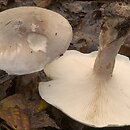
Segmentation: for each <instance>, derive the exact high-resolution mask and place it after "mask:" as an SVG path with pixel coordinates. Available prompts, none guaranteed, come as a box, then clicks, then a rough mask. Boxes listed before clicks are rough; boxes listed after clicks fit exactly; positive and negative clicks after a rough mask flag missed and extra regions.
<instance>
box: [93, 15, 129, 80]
mask: <svg viewBox="0 0 130 130" xmlns="http://www.w3.org/2000/svg"><path fill="white" fill-rule="evenodd" d="M129 22H130V21H129V20H128V19H127V20H123V18H119V17H116V18H107V20H106V21H105V23H103V25H102V30H101V33H100V37H99V51H98V55H97V58H96V60H95V64H94V72H95V73H96V74H97V75H98V76H102V77H105V78H107V79H108V78H111V77H112V72H113V69H114V65H115V58H116V55H117V54H118V52H119V49H120V47H121V45H122V44H123V43H124V41H125V39H126V36H127V34H128V33H127V32H128V28H123V27H124V25H126V24H129ZM119 29H120V30H122V35H123V36H119V35H120V34H119V33H121V32H118V31H120V30H119ZM123 29H124V30H126V33H125V34H123V33H124V32H123Z"/></svg>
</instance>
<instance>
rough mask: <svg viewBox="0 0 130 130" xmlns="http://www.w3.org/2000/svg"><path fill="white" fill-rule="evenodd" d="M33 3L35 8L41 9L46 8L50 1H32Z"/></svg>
mask: <svg viewBox="0 0 130 130" xmlns="http://www.w3.org/2000/svg"><path fill="white" fill-rule="evenodd" d="M33 1H34V3H35V5H36V6H38V7H42V8H45V7H48V6H49V5H50V4H51V2H52V0H33Z"/></svg>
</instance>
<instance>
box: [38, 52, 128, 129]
mask: <svg viewBox="0 0 130 130" xmlns="http://www.w3.org/2000/svg"><path fill="white" fill-rule="evenodd" d="M96 55H97V52H93V53H90V54H82V53H80V52H78V51H67V52H66V53H65V54H64V55H63V56H62V57H60V58H59V59H57V60H55V61H53V62H52V63H51V64H49V65H47V66H46V68H45V72H46V74H47V76H49V77H50V78H52V79H53V80H51V81H49V82H42V83H40V85H39V93H40V95H41V97H42V98H43V99H45V100H46V101H47V102H48V103H50V104H52V105H54V106H56V107H57V108H59V109H60V110H61V111H63V112H64V113H66V114H67V115H68V116H70V117H71V118H73V119H75V120H77V121H79V122H81V123H84V124H86V125H90V126H95V127H104V126H120V125H130V61H129V59H128V58H127V57H125V56H122V55H119V54H118V55H117V58H116V64H115V68H114V72H113V77H112V78H111V79H110V80H108V81H106V80H103V79H101V78H99V77H97V76H96V75H95V74H94V73H93V65H94V61H95V58H96ZM68 64H69V65H68Z"/></svg>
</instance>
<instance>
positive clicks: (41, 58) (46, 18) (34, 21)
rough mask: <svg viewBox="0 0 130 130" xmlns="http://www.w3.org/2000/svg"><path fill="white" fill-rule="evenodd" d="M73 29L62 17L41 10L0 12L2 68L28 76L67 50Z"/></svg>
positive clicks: (0, 67) (21, 8)
mask: <svg viewBox="0 0 130 130" xmlns="http://www.w3.org/2000/svg"><path fill="white" fill-rule="evenodd" d="M71 39H72V28H71V26H70V24H69V22H68V21H67V20H66V19H65V18H64V17H63V16H61V15H60V14H58V13H56V12H53V11H50V10H47V9H43V8H38V7H18V8H13V9H9V10H6V11H3V12H1V13H0V69H2V70H5V71H6V72H7V73H9V74H19V75H22V74H28V73H33V72H36V71H39V70H42V69H43V68H44V66H45V65H46V64H47V63H48V62H50V61H51V60H53V59H54V58H56V57H58V56H59V55H61V54H62V53H64V52H65V51H66V49H67V48H68V46H69V43H70V41H71Z"/></svg>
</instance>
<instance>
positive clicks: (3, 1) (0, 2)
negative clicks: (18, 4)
mask: <svg viewBox="0 0 130 130" xmlns="http://www.w3.org/2000/svg"><path fill="white" fill-rule="evenodd" d="M7 3H8V0H0V5H4V6H6V5H7Z"/></svg>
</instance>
